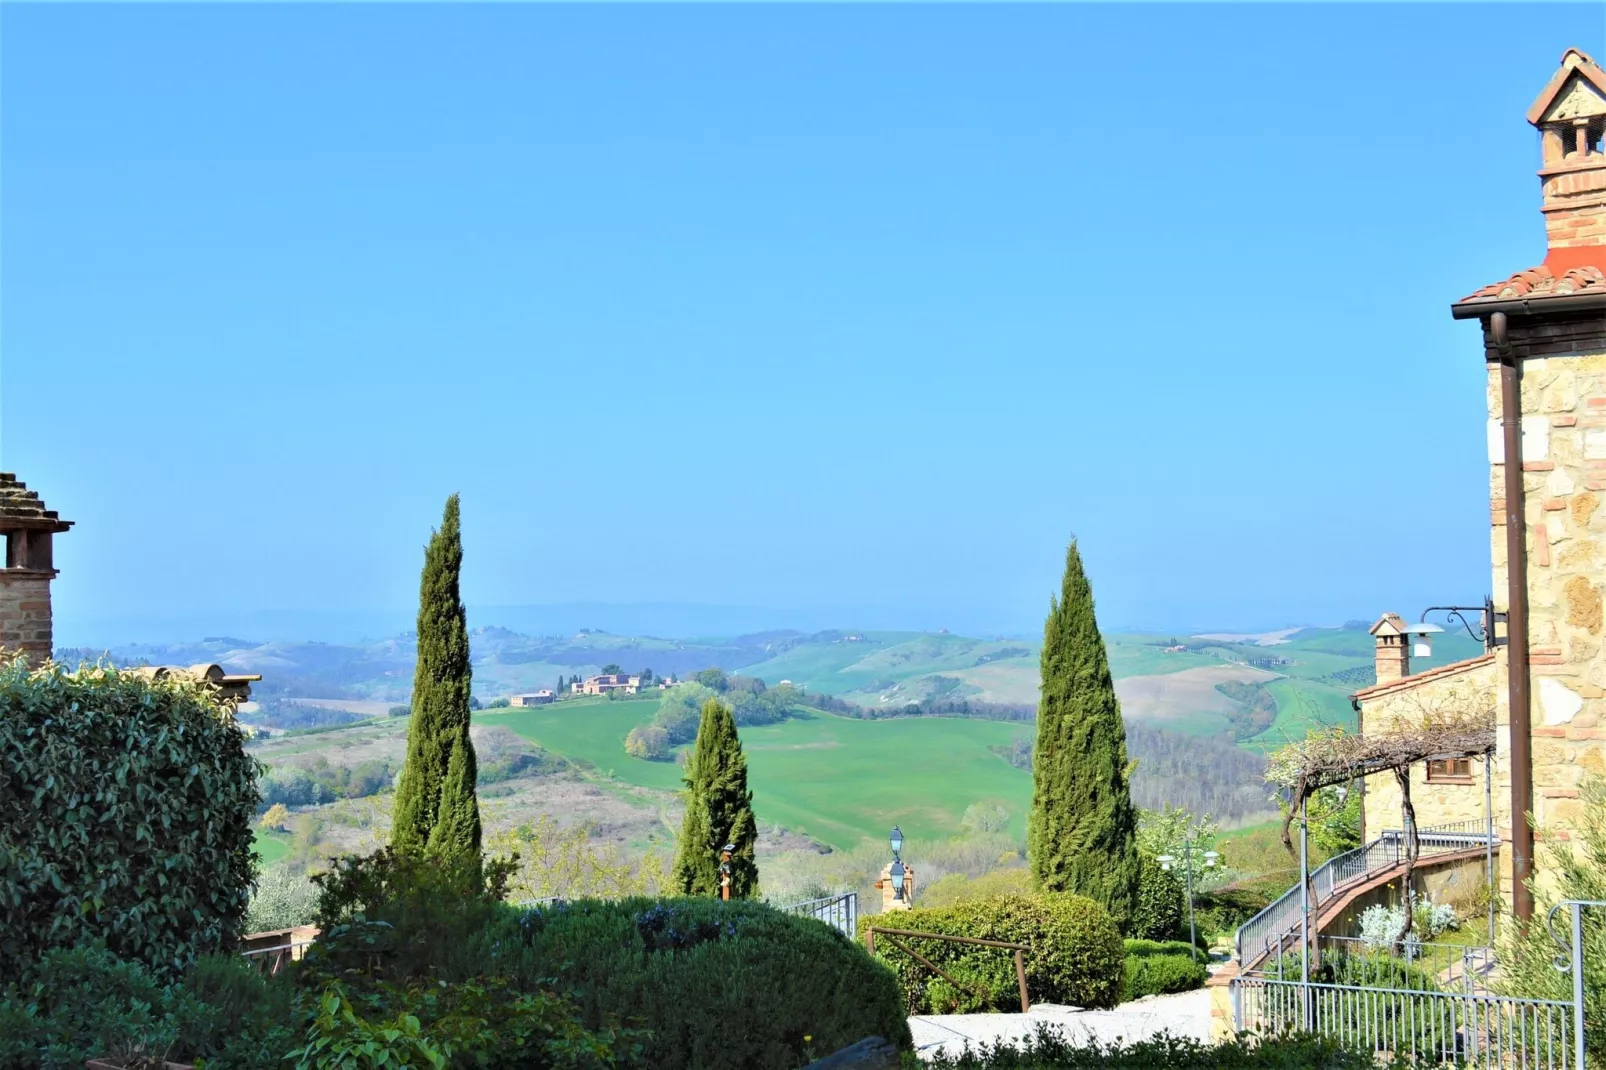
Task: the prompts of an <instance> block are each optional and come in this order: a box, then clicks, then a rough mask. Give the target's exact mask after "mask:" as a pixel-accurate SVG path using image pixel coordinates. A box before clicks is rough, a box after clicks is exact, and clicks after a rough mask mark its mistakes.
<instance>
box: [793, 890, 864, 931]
mask: <svg viewBox="0 0 1606 1070" xmlns="http://www.w3.org/2000/svg"><path fill="white" fill-rule="evenodd" d="M781 909H782V910H784V911H786V912H787V913H788V914H801V915H803V916H804V917H809V918H818V919H819V920H820V921H823V922H825V923H826V924H827V925H829V926H831V927H832V928H833V929H836V930H837V931H838V932H840V933H841V934H842V935H843V936H846V937H847V938H848V939H849V940H857V939H858V938H859V937H858V930H859V893H858V892H845V893H843V894H842V895H828V896H826V897H825V898H823V899H808V900H805V901H804V902H801V903H791V904H788V905H787V906H783V907H781Z"/></svg>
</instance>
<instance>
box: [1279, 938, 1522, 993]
mask: <svg viewBox="0 0 1606 1070" xmlns="http://www.w3.org/2000/svg"><path fill="white" fill-rule="evenodd" d="M1283 952H1284V954H1285V955H1286V956H1287V957H1286V958H1284V957H1282V956H1279V957H1278V959H1277V964H1276V966H1275V967H1273V966H1270V965H1267V966H1262V967H1261V971H1260V972H1263V973H1265V974H1267V975H1271V974H1272V973H1274V972H1275V973H1276V975H1277V976H1278V978H1280V979H1285V978H1284V975H1285V974H1292V975H1297V974H1298V973H1299V937H1298V936H1297V935H1296V936H1295V937H1293V939H1291V940H1289V941H1287V942H1286V943H1285V945H1284V947H1283ZM1311 963H1312V969H1313V971H1314V970H1315V969H1317V968H1318V967H1319V968H1320V969H1322V970H1323V971H1324V973H1326V974H1327V975H1328V976H1331V977H1333V978H1334V979H1336V980H1341V979H1343V978H1345V977H1354V976H1364V977H1366V978H1367V980H1366V984H1367V985H1373V984H1379V985H1382V986H1384V987H1386V988H1413V989H1414V988H1421V987H1422V986H1423V985H1424V984H1431V985H1433V986H1435V987H1437V988H1439V989H1441V990H1444V991H1452V990H1459V991H1461V992H1462V993H1465V994H1469V995H1470V994H1472V993H1482V992H1487V991H1488V982H1489V978H1490V976H1491V974H1492V973H1493V972H1494V966H1495V953H1494V948H1492V947H1488V946H1487V945H1482V944H1456V943H1448V942H1434V943H1431V944H1429V943H1423V942H1421V941H1420V940H1415V939H1412V938H1410V937H1407V938H1406V939H1404V940H1401V941H1398V942H1397V943H1395V944H1393V945H1392V946H1389V947H1376V946H1370V947H1369V946H1368V945H1367V943H1366V941H1364V940H1362V939H1361V938H1360V937H1358V936H1325V935H1323V936H1313V937H1312V938H1311Z"/></svg>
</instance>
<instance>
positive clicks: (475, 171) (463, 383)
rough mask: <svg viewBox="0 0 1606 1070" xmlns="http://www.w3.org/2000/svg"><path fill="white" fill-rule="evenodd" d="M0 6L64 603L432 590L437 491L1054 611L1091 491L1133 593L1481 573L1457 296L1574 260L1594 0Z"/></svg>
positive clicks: (1309, 595)
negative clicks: (1550, 101) (1575, 134)
mask: <svg viewBox="0 0 1606 1070" xmlns="http://www.w3.org/2000/svg"><path fill="white" fill-rule="evenodd" d="M0 19H3V23H0V29H3V49H4V51H3V57H0V58H3V61H4V62H3V85H0V88H3V92H4V97H3V130H0V132H3V145H0V149H3V157H0V179H3V198H4V200H3V219H0V223H3V228H4V229H3V235H0V237H3V260H0V266H3V287H4V288H3V306H0V315H3V321H0V323H3V333H0V342H3V347H4V352H3V361H4V363H3V373H0V374H3V379H0V386H3V402H0V403H3V427H0V450H3V455H0V463H3V465H4V467H5V468H6V469H7V470H15V471H16V472H17V473H19V475H20V476H21V477H22V478H24V479H25V480H27V481H28V482H29V484H30V485H31V486H35V487H37V488H39V489H40V490H41V491H42V492H43V493H44V495H45V497H46V499H47V500H48V502H49V503H50V504H51V505H52V506H53V507H56V508H59V509H60V510H61V512H62V514H63V515H64V516H66V517H68V518H69V519H72V520H75V521H77V522H78V526H77V527H76V528H75V529H74V530H73V531H72V532H70V533H69V534H67V535H66V536H63V537H62V538H60V539H59V540H58V554H57V559H58V563H59V565H60V567H61V568H62V570H63V574H62V576H61V578H60V579H59V580H58V581H57V607H58V618H59V626H58V632H59V633H60V634H61V636H62V638H63V639H71V638H74V637H77V636H87V635H88V633H89V632H90V631H93V630H94V627H96V625H95V624H94V622H96V621H101V620H105V619H108V618H123V619H127V618H137V617H139V616H142V615H145V616H150V617H152V618H153V619H154V618H157V617H164V616H185V617H186V619H195V620H203V619H206V620H210V619H212V618H213V617H214V616H215V617H217V618H218V619H223V618H229V619H233V618H234V617H237V616H238V615H239V614H241V613H247V612H259V611H295V612H301V611H309V612H310V611H321V612H327V613H340V612H345V613H354V612H359V611H396V612H400V613H405V611H406V610H407V609H408V607H409V606H410V605H411V604H412V603H413V601H414V599H415V598H416V584H417V570H418V566H419V564H420V562H421V558H422V554H421V546H422V544H423V542H424V540H425V539H426V537H427V535H428V532H429V529H430V527H431V526H432V524H434V523H435V522H436V521H437V520H438V518H439V514H440V508H441V503H442V501H443V499H444V498H445V496H446V495H447V494H448V493H450V492H452V491H461V492H462V495H463V509H464V517H465V541H466V553H467V562H466V566H465V577H464V586H465V597H466V599H467V600H468V601H469V602H470V604H471V605H476V606H513V605H528V604H544V603H566V602H575V601H586V602H604V603H606V602H617V603H636V602H658V603H705V604H713V605H730V606H755V607H772V608H773V609H774V610H775V611H776V613H777V614H779V618H778V619H775V620H774V621H773V623H774V624H776V625H786V624H788V623H790V622H791V621H790V620H789V619H786V618H789V617H795V618H796V619H797V620H799V621H802V620H804V619H805V618H807V619H810V620H815V619H827V618H829V619H836V620H838V621H839V623H841V624H842V625H844V626H853V625H854V624H855V623H857V624H859V625H860V626H865V625H867V624H868V625H870V626H876V625H884V624H887V623H900V622H901V623H904V624H907V625H909V626H915V627H940V626H947V627H951V628H953V629H955V630H970V631H1011V630H1018V631H1030V630H1032V629H1035V628H1037V627H1039V626H1040V622H1041V619H1042V614H1043V611H1044V609H1045V607H1046V604H1047V600H1048V596H1049V593H1050V591H1051V590H1052V589H1053V588H1054V586H1055V584H1056V583H1057V580H1058V573H1059V568H1060V565H1061V561H1062V552H1063V546H1064V544H1065V541H1066V539H1067V538H1068V537H1069V536H1070V535H1071V534H1072V533H1073V532H1076V533H1078V534H1079V535H1080V537H1081V540H1082V546H1083V550H1084V552H1085V555H1086V557H1087V560H1088V563H1089V567H1090V569H1091V572H1092V576H1093V582H1094V587H1095V591H1096V593H1097V595H1098V596H1099V599H1100V615H1101V617H1102V618H1103V620H1104V622H1105V623H1106V624H1107V625H1109V626H1124V625H1131V624H1150V625H1154V626H1161V627H1189V626H1196V627H1205V626H1215V627H1222V626H1234V627H1240V626H1242V627H1247V626H1267V627H1269V626H1274V625H1280V624H1285V623H1298V622H1311V623H1320V622H1337V621H1341V620H1343V619H1345V618H1349V617H1372V616H1375V615H1376V614H1378V613H1379V612H1381V611H1383V610H1390V609H1392V610H1398V611H1401V612H1406V613H1414V612H1416V611H1417V610H1418V609H1419V608H1420V607H1421V606H1423V605H1424V604H1427V603H1429V602H1442V601H1445V600H1449V599H1457V600H1466V599H1478V598H1481V597H1482V595H1483V594H1484V593H1485V591H1486V589H1487V588H1488V585H1489V579H1488V568H1487V562H1488V541H1489V535H1488V513H1487V509H1488V506H1487V479H1488V470H1487V467H1486V462H1487V458H1486V453H1485V446H1484V411H1483V404H1484V402H1483V390H1484V386H1483V372H1482V362H1481V352H1480V345H1479V340H1478V335H1477V330H1476V328H1475V327H1473V326H1470V325H1466V324H1457V323H1454V322H1452V321H1451V319H1450V317H1449V312H1448V305H1449V303H1450V302H1451V301H1452V300H1454V299H1456V298H1459V297H1461V296H1463V295H1465V294H1466V293H1468V292H1469V291H1471V290H1472V289H1474V288H1476V287H1477V286H1479V285H1482V284H1483V283H1486V282H1489V281H1492V280H1494V279H1496V278H1498V277H1503V276H1504V275H1505V274H1507V273H1509V272H1511V271H1513V270H1516V269H1519V268H1523V267H1526V266H1528V265H1530V264H1533V263H1536V262H1538V261H1539V260H1540V259H1541V258H1542V256H1543V230H1542V225H1541V221H1540V216H1539V212H1538V202H1539V190H1538V182H1537V179H1536V178H1535V177H1534V169H1535V168H1536V166H1537V162H1538V150H1537V145H1536V135H1535V134H1534V132H1533V131H1532V129H1531V128H1529V127H1528V126H1527V125H1526V124H1525V123H1524V121H1523V117H1522V116H1523V112H1524V110H1525V109H1526V108H1527V106H1528V104H1529V103H1530V102H1531V101H1532V99H1533V97H1534V96H1535V95H1536V94H1537V92H1538V91H1539V89H1540V88H1541V86H1543V85H1544V83H1545V81H1546V80H1547V79H1548V78H1549V76H1550V74H1551V73H1552V71H1553V70H1554V68H1555V65H1556V62H1557V60H1558V59H1559V57H1560V55H1561V53H1562V51H1563V49H1564V48H1566V47H1568V46H1570V45H1577V46H1581V47H1583V48H1585V49H1586V50H1592V51H1594V52H1596V53H1597V54H1598V53H1599V52H1601V51H1606V20H1603V16H1602V13H1601V9H1600V8H1599V7H1598V6H1593V5H1575V6H1563V7H1553V8H1541V7H1539V6H1537V5H1532V4H1527V5H1522V6H1521V7H1501V6H1493V5H1478V6H1465V7H1459V6H1448V5H1445V6H1430V7H1400V6H1384V5H1359V6H1352V7H1319V6H1287V7H1282V6H1271V5H1255V6H1246V7H1203V6H1198V7H1185V8H1172V7H1160V6H1149V5H1137V6H1119V7H1113V6H1112V7H1082V6H1024V7H960V6H944V7H929V8H928V7H915V6H892V7H853V6H817V7H734V6H707V7H688V8H680V7H668V6H650V7H585V8H575V7H542V6H502V5H499V6H489V7H477V8H462V7H436V6H409V7H395V8H391V7H378V6H360V5H358V6H352V5H345V6H303V5H274V6H248V7H231V6H201V5H187V6H173V7H165V8H140V7H112V8H97V7H84V6H67V7H59V6H57V7H49V6H21V7H19V6H16V5H6V6H5V8H4V12H3V16H0ZM768 611H769V610H768V609H766V612H768ZM592 623H593V624H595V625H597V626H603V627H606V626H607V623H606V622H605V621H603V620H596V621H593V622H592ZM92 638H94V639H97V640H104V641H111V640H113V639H117V638H121V637H119V636H102V635H99V634H97V635H94V636H93V637H92Z"/></svg>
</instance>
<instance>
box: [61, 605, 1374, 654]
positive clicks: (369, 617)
mask: <svg viewBox="0 0 1606 1070" xmlns="http://www.w3.org/2000/svg"><path fill="white" fill-rule="evenodd" d="M466 608H467V611H468V618H469V627H470V629H477V628H487V627H497V628H506V629H507V630H509V631H513V632H520V633H523V634H526V635H532V636H559V635H571V634H574V633H575V632H578V631H581V630H584V629H590V630H595V631H603V632H609V633H612V634H615V635H628V636H644V637H645V636H652V637H655V638H660V639H703V638H731V637H734V636H739V635H752V634H755V633H760V632H767V631H797V632H801V633H805V634H807V633H813V632H819V631H825V630H827V629H843V630H847V629H861V630H864V631H884V632H892V631H906V632H930V633H935V632H938V631H941V630H943V629H944V628H946V629H947V630H948V631H950V632H953V633H955V634H958V635H968V636H973V637H977V638H998V639H1036V638H1040V637H1041V635H1042V626H1041V624H1039V625H1037V626H1036V627H1035V628H1027V627H1020V628H1014V629H1009V628H986V627H964V626H960V627H954V626H952V625H949V624H934V623H930V622H917V621H911V620H908V619H904V618H900V617H899V616H898V615H897V614H896V613H888V612H885V611H877V610H869V609H864V608H862V607H861V608H858V609H854V608H852V607H845V608H843V609H842V610H841V611H840V612H839V613H833V612H831V611H829V610H808V611H787V610H782V609H774V610H769V609H762V608H757V607H750V606H717V605H707V604H696V603H686V604H667V603H566V604H554V605H529V606H475V605H469V606H467V607H466ZM413 612H414V611H408V610H400V609H398V610H392V611H380V610H376V611H316V610H309V611H294V610H280V611H273V610H264V611H257V612H246V613H236V614H214V615H205V614H202V615H195V616H189V617H185V616H130V617H126V618H102V619H73V618H68V619H65V620H63V619H60V618H58V620H57V622H56V646H57V647H61V648H65V647H91V648H94V647H104V648H115V647H120V646H127V645H133V644H139V645H166V644H181V643H193V642H200V641H202V640H204V639H208V638H214V637H228V638H233V639H241V640H246V641H250V642H254V643H264V642H326V643H351V642H359V641H376V640H382V639H388V638H393V637H395V636H398V635H406V634H410V633H411V632H412V631H413ZM1348 619H1359V618H1348ZM1343 623H1344V622H1343V621H1328V622H1313V621H1309V620H1305V621H1281V622H1277V623H1254V624H1249V625H1244V624H1242V623H1238V624H1222V623H1221V622H1219V621H1218V622H1215V623H1209V622H1203V623H1201V622H1197V621H1196V622H1193V623H1191V624H1175V623H1173V624H1164V623H1156V622H1148V623H1144V622H1125V623H1120V622H1117V623H1114V624H1109V623H1104V622H1102V621H1101V622H1100V626H1101V628H1102V629H1103V630H1104V631H1106V632H1108V633H1110V634H1118V633H1119V634H1131V633H1142V634H1150V633H1152V634H1165V633H1176V634H1178V635H1190V636H1191V635H1199V634H1213V633H1232V634H1245V635H1260V634H1265V633H1267V632H1274V631H1278V630H1281V629H1285V628H1336V627H1339V626H1341V625H1342V624H1343Z"/></svg>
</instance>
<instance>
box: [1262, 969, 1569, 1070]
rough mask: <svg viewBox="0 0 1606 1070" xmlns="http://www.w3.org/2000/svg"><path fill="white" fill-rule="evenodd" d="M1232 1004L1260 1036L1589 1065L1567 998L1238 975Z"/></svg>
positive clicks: (1458, 1057)
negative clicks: (1295, 1034) (1303, 1036)
mask: <svg viewBox="0 0 1606 1070" xmlns="http://www.w3.org/2000/svg"><path fill="white" fill-rule="evenodd" d="M1232 1001H1233V1013H1234V1016H1235V1017H1236V1019H1237V1024H1238V1028H1239V1029H1240V1030H1243V1031H1247V1032H1251V1033H1255V1034H1258V1035H1262V1036H1270V1035H1275V1034H1278V1033H1285V1032H1289V1031H1300V1032H1310V1033H1316V1034H1318V1035H1320V1036H1324V1037H1330V1038H1332V1039H1334V1040H1337V1041H1338V1042H1339V1043H1340V1044H1342V1045H1344V1046H1346V1047H1352V1048H1360V1049H1361V1050H1363V1051H1373V1052H1377V1053H1379V1054H1382V1055H1384V1056H1386V1057H1393V1056H1398V1055H1409V1056H1410V1057H1411V1061H1412V1062H1413V1063H1414V1064H1418V1065H1429V1066H1432V1065H1439V1064H1441V1063H1449V1062H1457V1063H1471V1064H1479V1065H1486V1066H1500V1067H1512V1068H1516V1070H1529V1068H1535V1070H1537V1068H1541V1067H1542V1068H1544V1070H1583V1067H1582V1065H1581V1064H1580V1063H1578V1061H1577V1059H1578V1056H1577V1054H1576V1053H1577V1051H1578V1046H1577V1042H1578V1038H1579V1033H1578V1028H1579V1017H1578V1012H1577V1008H1576V1007H1575V1006H1574V1004H1572V1003H1569V1002H1566V1001H1563V1000H1552V999H1524V998H1517V997H1512V996H1491V995H1469V994H1467V993H1464V992H1456V993H1452V992H1425V991H1421V990H1411V989H1398V988H1373V987H1369V986H1360V985H1336V984H1302V983H1301V982H1299V981H1297V980H1293V981H1279V980H1277V979H1276V978H1274V977H1237V978H1234V979H1233V981H1232Z"/></svg>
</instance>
